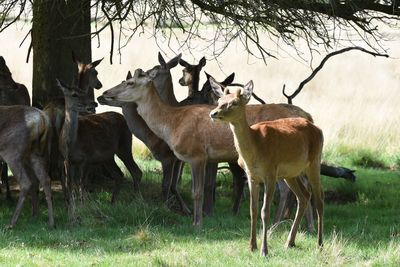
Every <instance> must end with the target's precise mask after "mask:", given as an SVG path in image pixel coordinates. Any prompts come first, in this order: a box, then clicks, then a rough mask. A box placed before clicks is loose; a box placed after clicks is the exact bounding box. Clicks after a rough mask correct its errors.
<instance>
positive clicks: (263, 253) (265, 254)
mask: <svg viewBox="0 0 400 267" xmlns="http://www.w3.org/2000/svg"><path fill="white" fill-rule="evenodd" d="M267 255H268V250H267V249H265V250H264V249H262V250H261V252H260V256H261V257H266V256H267Z"/></svg>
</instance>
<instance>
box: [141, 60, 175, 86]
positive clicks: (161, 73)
mask: <svg viewBox="0 0 400 267" xmlns="http://www.w3.org/2000/svg"><path fill="white" fill-rule="evenodd" d="M181 56H182V54H179V55H177V56H176V57H174V58H172V59H171V60H170V61H168V62H166V61H165V59H164V58H163V56H162V55H161V53H160V52H158V62H159V63H160V65H157V66H154V67H153V68H151V69H149V70H148V71H146V74H147V75H148V76H149V77H150V78H152V79H153V80H154V84H155V86H156V87H157V88H164V86H165V84H166V83H167V80H168V79H171V73H170V70H171V69H172V68H174V67H175V66H176V65H178V62H179V60H180V58H181ZM171 84H172V80H171Z"/></svg>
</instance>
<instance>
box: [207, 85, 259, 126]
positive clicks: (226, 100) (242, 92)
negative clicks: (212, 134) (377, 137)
mask: <svg viewBox="0 0 400 267" xmlns="http://www.w3.org/2000/svg"><path fill="white" fill-rule="evenodd" d="M209 81H210V85H211V87H213V89H216V90H219V91H222V86H221V85H220V84H219V83H217V82H216V81H215V80H214V79H213V78H210V80H209ZM223 92H224V93H223V95H222V96H221V98H220V99H219V100H218V106H217V107H216V108H215V109H213V110H212V111H211V112H210V117H211V118H212V119H213V120H221V121H227V122H231V121H232V119H234V118H236V117H237V116H238V113H240V112H243V107H244V106H245V105H246V104H247V103H248V102H249V101H250V98H251V94H252V92H253V81H249V82H248V83H247V84H246V85H244V86H243V87H239V88H232V89H231V88H225V89H224V91H223Z"/></svg>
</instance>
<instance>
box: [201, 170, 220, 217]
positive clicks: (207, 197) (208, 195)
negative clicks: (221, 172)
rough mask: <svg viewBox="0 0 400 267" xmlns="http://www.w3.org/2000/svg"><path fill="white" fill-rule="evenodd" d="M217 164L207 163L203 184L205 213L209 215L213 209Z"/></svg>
mask: <svg viewBox="0 0 400 267" xmlns="http://www.w3.org/2000/svg"><path fill="white" fill-rule="evenodd" d="M217 171H218V164H217V163H207V166H206V175H205V185H204V206H203V212H204V214H205V215H208V216H211V215H212V213H213V209H214V203H215V202H214V201H215V184H216V179H217Z"/></svg>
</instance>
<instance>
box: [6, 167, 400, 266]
mask: <svg viewBox="0 0 400 267" xmlns="http://www.w3.org/2000/svg"><path fill="white" fill-rule="evenodd" d="M138 164H139V166H141V167H142V168H143V170H144V172H145V175H144V177H143V180H142V184H141V193H140V194H138V193H136V194H135V193H134V192H133V191H132V190H131V188H132V187H131V186H132V185H131V181H126V182H125V186H124V187H123V190H122V191H121V194H120V196H119V198H118V200H117V203H116V204H115V205H114V206H112V205H110V204H109V200H110V197H111V196H110V193H108V192H107V191H106V190H98V191H96V192H95V193H92V194H90V196H89V200H87V201H86V204H85V205H84V206H83V207H80V208H79V210H78V214H79V216H80V218H81V220H80V223H79V224H74V225H71V224H69V223H68V220H67V215H66V211H65V208H64V206H63V200H62V194H61V193H60V192H55V193H54V203H55V208H56V211H55V212H56V218H55V219H56V223H57V227H56V229H54V230H49V229H48V228H47V227H46V221H47V210H46V205H45V202H44V200H42V201H41V205H40V210H41V214H40V216H39V217H38V218H35V219H33V218H31V217H30V207H29V206H30V205H29V201H27V202H26V204H25V207H24V209H23V211H22V214H21V216H20V219H19V221H18V223H17V226H16V227H15V228H14V229H13V230H5V229H4V227H2V229H1V230H0V265H1V266H262V265H265V264H266V263H268V264H269V265H271V266H321V265H326V266H383V265H385V266H398V265H399V264H400V212H399V210H400V204H399V188H400V173H399V172H396V171H390V170H381V169H366V168H357V176H358V180H357V181H356V183H354V184H352V183H349V182H346V181H343V180H338V179H331V178H327V177H323V183H324V189H325V191H329V192H333V193H331V196H350V197H349V198H347V200H348V201H350V202H346V203H342V204H337V203H336V202H335V201H334V200H335V199H329V198H327V199H326V201H325V203H326V206H325V207H326V209H325V235H324V237H325V246H324V248H323V249H322V250H321V251H320V250H318V249H317V248H316V235H315V233H311V234H310V233H307V232H306V231H305V228H304V227H303V228H302V229H301V230H300V231H299V233H298V236H297V239H296V245H297V247H295V248H293V249H285V248H284V243H285V241H286V238H287V235H288V232H289V229H290V225H291V221H285V222H283V223H281V224H280V225H279V226H278V227H277V228H275V229H274V230H273V231H272V232H270V234H269V240H268V244H269V249H270V255H269V256H268V257H267V259H265V258H262V257H260V256H259V252H255V253H253V252H250V251H249V249H248V239H249V232H250V219H249V210H248V206H249V203H248V195H246V200H245V202H244V203H243V204H242V208H241V211H240V214H239V215H238V216H234V215H232V214H231V211H230V209H231V204H232V202H231V198H230V194H231V188H230V186H231V178H230V175H229V174H228V173H226V172H220V174H219V177H218V188H217V203H216V207H215V210H214V216H213V217H207V218H205V220H204V226H203V227H202V229H200V230H196V229H193V228H192V226H191V218H190V217H184V216H181V215H179V214H178V213H174V212H171V211H170V210H169V209H168V208H167V207H166V206H165V205H164V204H163V202H162V199H161V196H160V191H161V186H160V181H161V172H160V167H159V165H158V164H157V163H155V162H154V161H150V162H149V161H147V160H146V161H144V160H138ZM190 183H191V182H190V177H189V173H188V170H187V168H186V169H185V173H184V178H183V180H182V183H181V185H180V188H181V191H182V194H183V197H184V198H185V200H186V201H187V202H188V203H191V197H190ZM247 194H248V192H247ZM14 208H15V203H13V204H11V205H10V204H8V203H6V202H5V201H1V203H0V210H1V213H0V224H1V225H2V226H4V225H5V224H6V223H8V222H9V219H10V218H11V215H12V212H13V210H14ZM260 225H261V223H260V220H259V226H260ZM260 240H261V239H260V235H259V238H258V241H259V245H260Z"/></svg>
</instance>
